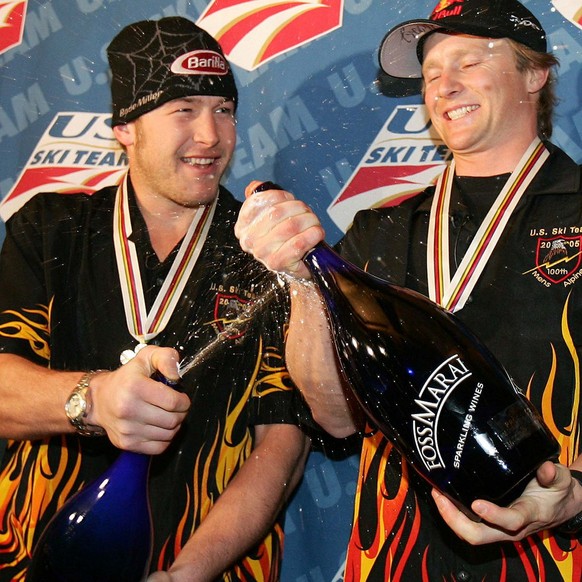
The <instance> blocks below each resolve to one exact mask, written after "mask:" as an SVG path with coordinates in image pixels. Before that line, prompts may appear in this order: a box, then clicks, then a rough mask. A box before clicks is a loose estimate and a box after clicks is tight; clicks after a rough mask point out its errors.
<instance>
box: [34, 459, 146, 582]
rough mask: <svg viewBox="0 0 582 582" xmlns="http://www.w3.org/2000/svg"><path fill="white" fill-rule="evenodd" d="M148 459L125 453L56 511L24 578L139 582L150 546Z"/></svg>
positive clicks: (42, 581) (61, 581)
mask: <svg viewBox="0 0 582 582" xmlns="http://www.w3.org/2000/svg"><path fill="white" fill-rule="evenodd" d="M149 464H150V457H149V456H148V455H142V454H139V453H132V452H128V451H124V452H122V453H120V455H119V457H118V458H117V459H116V461H115V462H114V463H113V465H111V467H109V469H107V470H106V471H105V472H104V473H103V474H102V475H101V476H100V477H99V478H98V479H96V480H95V481H93V482H92V483H91V484H89V485H88V486H87V487H85V488H84V489H82V490H81V491H79V492H78V493H77V494H76V495H74V496H73V497H71V498H70V499H69V500H68V501H67V503H65V505H63V507H62V508H61V509H60V510H59V511H58V512H57V513H56V514H55V515H54V517H53V518H52V520H51V521H50V522H49V524H48V525H47V527H46V528H45V530H44V532H43V533H42V535H41V537H40V539H39V541H38V543H37V544H36V546H35V549H34V553H33V557H32V561H31V563H30V566H29V567H28V571H27V575H26V582H81V581H82V582H104V581H108V582H139V581H141V580H145V578H146V577H147V573H148V569H149V563H150V558H151V548H152V524H151V516H150V508H149V500H148V472H149Z"/></svg>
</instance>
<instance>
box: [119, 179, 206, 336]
mask: <svg viewBox="0 0 582 582" xmlns="http://www.w3.org/2000/svg"><path fill="white" fill-rule="evenodd" d="M215 209H216V200H215V201H214V203H213V204H211V205H209V206H200V207H199V208H198V209H197V210H196V213H195V214H194V217H193V219H192V223H191V224H190V227H189V228H188V232H187V233H186V236H185V237H184V239H183V240H182V243H181V244H180V248H179V250H178V254H177V255H176V258H175V259H174V262H173V263H172V267H171V268H170V271H169V272H168V275H167V276H166V278H165V280H164V283H163V285H162V288H161V289H160V290H159V292H158V295H157V297H156V300H155V301H154V304H153V305H152V308H151V310H150V312H149V313H147V310H146V302H145V297H144V293H143V286H142V280H141V272H140V268H139V262H138V259H137V251H136V248H135V243H133V242H131V241H130V240H129V237H130V236H131V233H132V227H131V218H130V215H129V198H128V195H127V176H126V177H125V179H124V181H123V182H122V183H121V184H120V186H119V188H118V189H117V195H116V199H115V209H114V213H113V243H114V247H115V257H116V259H117V270H118V273H119V281H120V283H121V293H122V295H123V307H124V310H125V320H126V322H127V328H128V330H129V333H130V334H131V335H132V336H133V337H134V338H135V339H136V340H138V341H139V342H140V343H146V342H147V341H148V340H150V339H152V338H154V337H155V336H156V335H158V334H159V333H160V332H161V331H162V330H163V329H164V328H165V327H166V325H167V324H168V321H169V319H170V317H171V316H172V313H173V312H174V309H175V308H176V305H177V303H178V301H179V299H180V297H181V295H182V291H183V290H184V286H185V285H186V282H187V280H188V278H189V276H190V273H191V272H192V269H193V268H194V265H195V264H196V261H197V260H198V257H199V256H200V252H201V251H202V247H203V246H204V242H205V241H206V237H207V235H208V230H209V229H210V225H211V223H212V217H213V216H214V211H215Z"/></svg>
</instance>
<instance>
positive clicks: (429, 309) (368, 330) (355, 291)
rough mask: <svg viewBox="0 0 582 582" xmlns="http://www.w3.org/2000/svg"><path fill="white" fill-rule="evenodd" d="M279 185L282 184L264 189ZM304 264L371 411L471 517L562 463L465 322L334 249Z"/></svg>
mask: <svg viewBox="0 0 582 582" xmlns="http://www.w3.org/2000/svg"><path fill="white" fill-rule="evenodd" d="M269 188H277V186H276V185H274V184H272V183H269V184H263V185H261V186H259V189H260V190H266V189H269ZM256 191H257V190H255V192H256ZM303 260H304V262H305V264H306V265H307V267H308V269H309V271H310V273H311V275H312V278H313V280H314V282H315V284H316V285H317V286H318V288H319V291H320V293H321V295H322V297H323V299H324V302H325V306H326V311H327V315H328V319H329V322H330V326H331V329H332V335H333V341H334V343H335V348H336V352H337V355H338V359H339V362H340V366H341V369H342V372H343V374H344V376H345V378H346V380H347V381H348V384H349V386H350V387H351V389H352V391H353V393H354V395H355V397H356V399H357V400H358V402H359V403H360V405H361V407H362V408H363V410H364V411H365V412H366V414H367V415H368V416H369V418H370V419H371V421H372V423H373V424H375V425H376V426H377V427H378V428H379V429H380V430H381V431H382V432H383V433H384V435H385V436H386V437H387V438H388V439H389V440H391V441H392V442H393V443H394V444H395V446H396V447H397V448H398V449H399V450H400V452H401V453H402V454H403V455H404V456H405V457H406V458H407V460H408V461H409V463H410V464H411V466H412V467H414V469H416V470H417V472H418V473H419V474H420V475H421V476H422V477H424V478H425V479H426V480H427V481H428V482H429V483H430V484H431V485H432V486H434V487H436V488H437V489H439V490H440V491H441V492H442V493H444V494H445V495H446V496H447V497H449V498H450V499H451V500H452V501H453V502H455V504H456V505H457V506H458V507H459V508H460V509H461V510H463V511H464V512H465V513H466V514H467V515H468V516H470V517H472V518H476V516H475V515H474V514H473V513H472V512H471V511H470V509H469V508H470V506H471V503H472V502H473V501H474V500H475V499H487V500H489V501H492V502H494V503H497V504H499V505H506V504H508V503H509V502H511V501H513V500H514V499H515V498H517V497H518V496H519V495H520V494H521V492H522V491H523V488H524V487H525V485H526V483H527V481H529V480H530V479H531V478H532V477H533V476H534V474H535V471H536V470H537V468H538V467H539V466H540V465H541V464H542V463H543V462H544V461H546V460H550V459H555V458H556V457H557V456H558V454H559V450H560V448H559V444H558V442H557V441H556V439H555V438H554V437H553V435H552V433H551V432H550V431H549V429H548V428H547V426H546V425H545V424H544V422H543V420H542V418H541V416H540V415H539V413H538V412H537V411H536V409H535V408H534V407H533V405H532V404H531V403H530V402H529V400H528V399H527V398H526V397H525V396H524V395H523V394H522V393H521V392H520V390H519V389H518V388H517V387H516V386H515V384H514V382H513V381H512V379H511V377H510V376H509V375H508V374H507V372H506V370H505V369H504V368H503V367H502V365H501V364H500V363H499V362H498V361H497V360H496V359H495V357H494V356H493V355H492V353H491V352H490V351H489V350H488V349H487V347H486V346H485V345H484V344H483V343H482V342H481V341H480V340H479V339H478V338H477V337H476V335H475V334H474V333H473V332H471V331H470V330H469V329H468V328H467V326H466V325H464V324H463V322H461V321H460V320H459V319H458V318H457V317H456V316H455V315H453V314H452V313H450V312H449V311H447V310H446V309H444V308H442V307H440V306H439V305H437V304H436V303H434V302H432V301H431V300H429V299H428V298H427V297H425V296H423V295H421V294H420V293H417V292H414V291H412V290H409V289H405V288H402V287H399V286H396V285H393V284H390V283H388V282H387V281H384V280H382V279H379V278H377V277H375V276H373V275H371V274H369V273H366V272H365V271H363V270H361V269H359V268H358V267H356V266H355V265H353V264H351V263H349V262H347V261H346V260H344V259H343V258H342V257H341V256H340V255H338V254H337V253H336V252H335V251H334V250H333V249H331V248H330V247H329V246H328V245H327V244H326V243H324V242H322V243H320V244H319V245H317V246H316V247H315V248H314V249H312V250H311V251H310V252H308V253H307V254H306V256H305V257H304V258H303Z"/></svg>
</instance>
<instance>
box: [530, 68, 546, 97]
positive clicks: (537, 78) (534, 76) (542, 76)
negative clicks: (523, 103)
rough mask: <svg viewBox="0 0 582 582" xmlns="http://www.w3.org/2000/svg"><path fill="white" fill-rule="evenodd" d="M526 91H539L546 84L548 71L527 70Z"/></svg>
mask: <svg viewBox="0 0 582 582" xmlns="http://www.w3.org/2000/svg"><path fill="white" fill-rule="evenodd" d="M527 74H528V89H529V92H530V93H537V92H538V91H541V90H542V88H543V87H544V85H545V84H546V83H547V82H548V76H549V74H550V69H529V70H528V72H527Z"/></svg>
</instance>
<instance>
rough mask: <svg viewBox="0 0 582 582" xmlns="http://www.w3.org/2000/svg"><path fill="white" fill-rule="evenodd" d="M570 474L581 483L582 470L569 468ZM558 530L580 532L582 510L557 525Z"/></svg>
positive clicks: (562, 532)
mask: <svg viewBox="0 0 582 582" xmlns="http://www.w3.org/2000/svg"><path fill="white" fill-rule="evenodd" d="M570 474H571V475H572V477H573V478H574V479H576V480H577V481H578V482H579V483H580V485H582V471H576V470H574V469H570ZM558 532H559V533H561V534H566V535H577V534H580V533H582V511H580V512H579V513H577V514H576V515H575V516H574V517H571V518H570V519H569V520H568V521H565V522H564V523H562V524H560V525H559V526H558Z"/></svg>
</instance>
